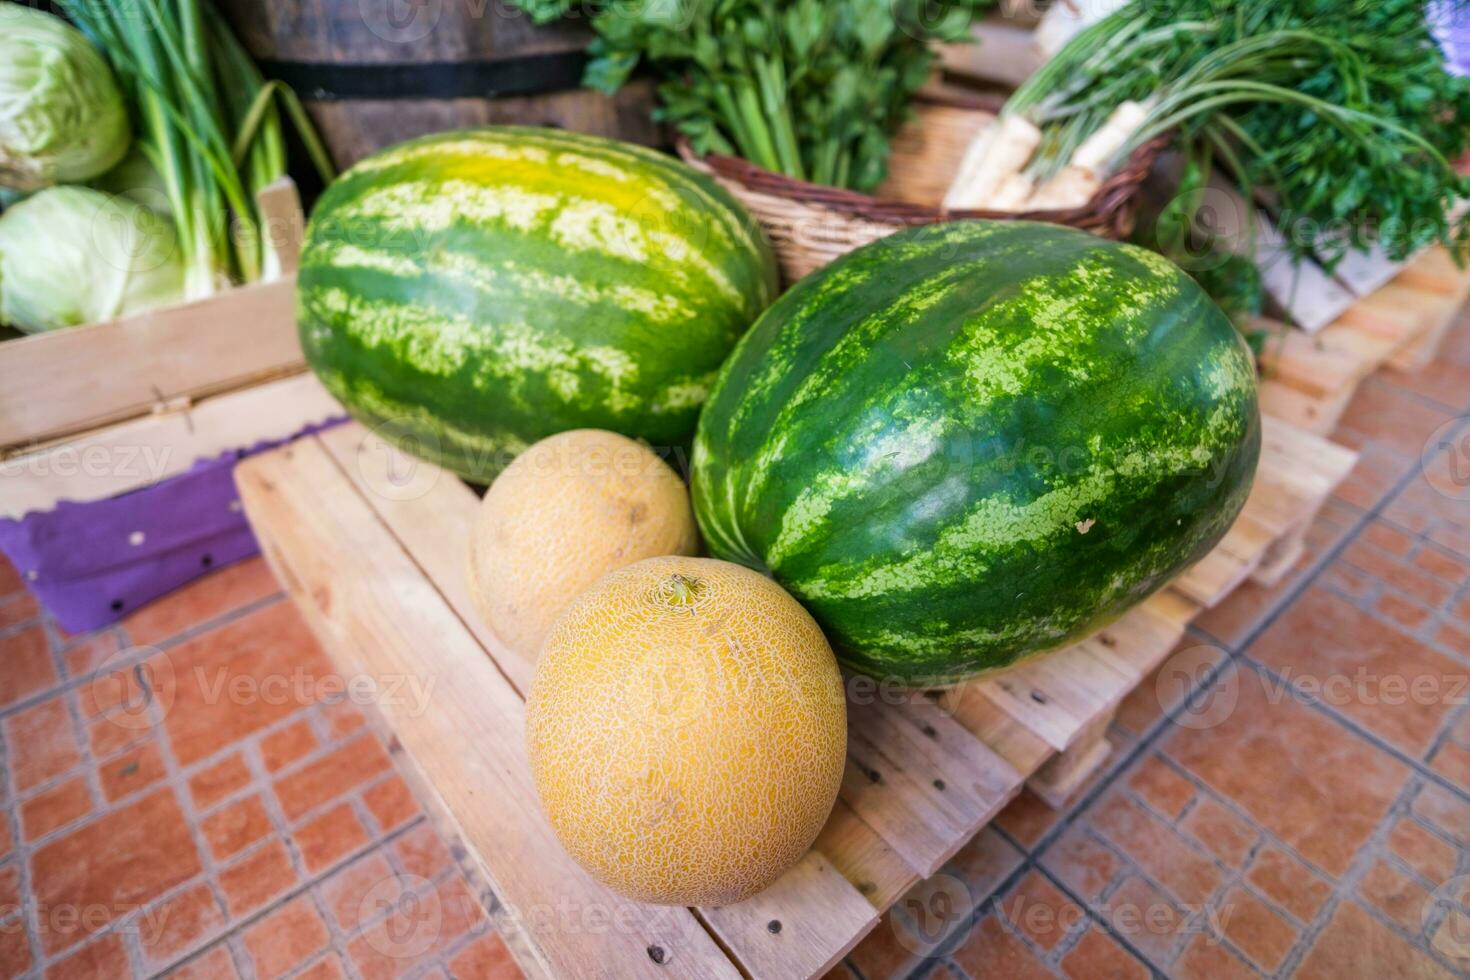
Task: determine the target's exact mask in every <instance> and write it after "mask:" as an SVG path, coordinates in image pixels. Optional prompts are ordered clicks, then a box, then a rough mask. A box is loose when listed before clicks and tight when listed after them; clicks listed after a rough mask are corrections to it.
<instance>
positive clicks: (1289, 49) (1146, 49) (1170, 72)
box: [1006, 0, 1470, 268]
mask: <svg viewBox="0 0 1470 980" xmlns="http://www.w3.org/2000/svg"><path fill="white" fill-rule="evenodd" d="M1451 6H1459V7H1463V5H1462V4H1451ZM1124 101H1134V102H1139V103H1142V104H1143V105H1145V106H1146V107H1147V120H1146V122H1145V123H1144V125H1143V126H1141V127H1140V128H1139V129H1137V130H1136V131H1135V132H1134V133H1133V134H1132V136H1131V137H1130V138H1129V139H1128V140H1126V141H1125V142H1124V143H1123V144H1122V146H1121V147H1120V148H1119V149H1118V151H1117V154H1116V155H1115V157H1114V162H1117V161H1118V160H1120V159H1122V158H1124V157H1126V156H1127V155H1128V154H1129V153H1131V152H1132V150H1133V149H1134V148H1136V147H1137V146H1139V145H1141V144H1142V143H1144V142H1146V141H1148V140H1150V139H1152V138H1154V137H1155V136H1157V135H1159V134H1161V133H1171V132H1172V133H1176V134H1177V135H1178V138H1179V142H1180V144H1181V145H1182V146H1183V147H1184V149H1185V151H1186V154H1187V155H1188V157H1189V159H1190V161H1191V167H1192V168H1193V169H1192V170H1187V171H1186V180H1188V179H1198V177H1199V176H1200V175H1201V174H1202V173H1205V172H1207V170H1208V168H1209V167H1210V166H1212V165H1217V166H1219V167H1220V168H1222V169H1223V170H1224V171H1226V172H1227V173H1228V174H1229V175H1230V176H1232V177H1233V178H1234V179H1235V180H1236V181H1237V182H1238V183H1239V184H1240V186H1241V187H1242V188H1243V189H1244V190H1245V191H1246V193H1247V195H1248V197H1252V198H1254V199H1255V200H1256V201H1257V202H1258V203H1260V204H1262V205H1263V206H1265V207H1266V208H1267V210H1268V211H1269V212H1270V213H1271V215H1272V216H1273V217H1274V218H1275V219H1276V221H1277V224H1278V227H1281V228H1282V230H1283V232H1284V233H1285V241H1284V243H1283V244H1284V245H1285V246H1286V247H1287V248H1288V249H1289V250H1290V251H1291V252H1292V253H1293V254H1296V255H1298V256H1301V255H1311V256H1312V257H1314V258H1316V259H1318V260H1320V261H1322V262H1323V263H1324V264H1325V265H1327V266H1328V267H1329V268H1330V267H1331V266H1333V265H1334V264H1335V263H1336V262H1337V261H1338V260H1340V259H1341V258H1342V256H1343V255H1344V254H1345V252H1346V251H1347V250H1349V249H1365V248H1368V247H1371V245H1372V244H1373V243H1374V242H1375V241H1379V242H1381V243H1382V244H1383V245H1384V246H1385V248H1386V249H1387V251H1388V253H1389V255H1390V256H1391V257H1393V258H1402V257H1404V256H1405V255H1407V254H1408V253H1410V252H1412V251H1414V250H1415V249H1417V248H1419V247H1420V246H1423V245H1425V244H1428V243H1430V242H1435V241H1440V242H1444V243H1446V244H1447V245H1450V246H1453V247H1455V248H1456V249H1457V250H1463V249H1464V247H1465V245H1466V243H1467V241H1470V217H1460V218H1455V217H1453V216H1452V211H1453V209H1454V206H1455V205H1456V203H1457V202H1459V201H1460V200H1461V199H1462V198H1464V197H1466V196H1467V194H1470V180H1467V179H1466V178H1464V177H1462V176H1460V175H1459V174H1458V173H1456V171H1455V169H1454V168H1453V166H1452V165H1451V163H1450V161H1452V160H1454V159H1455V158H1457V157H1458V156H1460V155H1461V154H1462V153H1464V152H1465V150H1466V148H1467V146H1470V81H1467V80H1466V79H1464V78H1459V77H1455V76H1452V75H1450V74H1448V73H1447V72H1446V71H1445V70H1444V57H1443V54H1442V52H1441V51H1440V50H1439V48H1438V47H1437V46H1436V44H1435V42H1434V40H1433V37H1432V35H1431V32H1430V25H1429V24H1428V23H1427V22H1426V11H1425V4H1424V2H1423V0H1347V2H1340V0H1134V2H1133V3H1130V4H1129V5H1128V6H1127V7H1125V8H1123V9H1122V10H1120V11H1118V12H1117V13H1115V14H1113V15H1112V16H1110V17H1107V18H1105V19H1103V20H1101V21H1099V22H1097V23H1096V24H1093V25H1092V26H1090V27H1088V28H1087V29H1085V30H1083V31H1082V32H1081V33H1079V34H1078V35H1077V36H1076V37H1074V38H1073V39H1072V41H1071V42H1069V43H1068V44H1067V46H1066V47H1064V48H1063V49H1062V50H1061V51H1060V52H1058V54H1057V56H1056V57H1055V58H1053V59H1052V60H1051V61H1050V62H1049V63H1048V64H1047V65H1046V66H1045V67H1044V68H1043V69H1042V70H1041V71H1040V72H1038V73H1037V74H1036V75H1035V76H1033V77H1032V78H1031V79H1029V80H1028V81H1027V82H1026V84H1025V85H1023V86H1022V87H1021V88H1020V89H1019V90H1018V91H1017V92H1016V93H1015V95H1013V96H1012V98H1011V99H1010V101H1009V102H1008V103H1007V107H1006V111H1007V112H1019V113H1022V114H1023V115H1025V116H1026V118H1028V119H1029V120H1030V121H1031V122H1033V123H1035V124H1036V125H1038V126H1039V127H1041V129H1042V131H1043V134H1044V135H1043V140H1042V144H1041V150H1040V151H1039V152H1038V154H1037V157H1036V159H1034V160H1033V161H1032V164H1031V168H1030V169H1031V171H1032V173H1033V174H1034V175H1036V176H1038V177H1045V176H1048V175H1050V174H1052V173H1055V172H1056V171H1057V170H1059V169H1060V168H1061V167H1063V166H1064V165H1066V163H1067V161H1068V160H1069V159H1070V158H1071V155H1072V152H1073V151H1074V150H1075V149H1076V147H1077V146H1078V145H1080V144H1081V143H1082V142H1083V141H1084V140H1085V139H1086V137H1087V136H1088V135H1089V134H1091V133H1093V132H1095V131H1096V130H1097V129H1099V128H1100V127H1101V126H1103V125H1104V123H1105V122H1106V120H1107V119H1108V117H1109V115H1110V114H1111V113H1112V111H1113V110H1114V108H1115V107H1117V106H1118V105H1119V104H1120V103H1122V102H1124ZM1191 174H1192V175H1193V178H1191V177H1190V175H1191ZM1186 190H1187V188H1186ZM1182 196H1183V197H1184V198H1185V199H1186V200H1187V199H1188V194H1187V193H1186V194H1184V195H1182ZM1192 227H1193V213H1192V210H1191V209H1190V208H1187V207H1186V208H1184V209H1183V210H1182V211H1180V212H1179V213H1176V214H1174V215H1172V216H1170V215H1167V214H1166V215H1165V216H1164V221H1163V223H1162V224H1161V225H1160V226H1159V235H1160V238H1159V245H1160V246H1161V248H1162V250H1163V251H1164V252H1165V253H1166V254H1168V253H1170V252H1171V251H1173V250H1177V249H1180V248H1183V247H1185V246H1186V245H1187V244H1188V243H1187V239H1188V238H1189V236H1190V232H1191V229H1192Z"/></svg>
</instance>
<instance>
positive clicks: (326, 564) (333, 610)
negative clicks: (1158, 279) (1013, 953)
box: [237, 419, 1355, 980]
mask: <svg viewBox="0 0 1470 980" xmlns="http://www.w3.org/2000/svg"><path fill="white" fill-rule="evenodd" d="M1354 459H1355V456H1354V454H1353V453H1350V452H1348V451H1347V450H1344V449H1341V448H1339V447H1336V446H1333V445H1332V444H1331V443H1327V442H1326V441H1325V440H1322V439H1320V438H1319V437H1316V436H1312V435H1310V434H1307V433H1305V432H1302V431H1300V430H1297V429H1293V428H1292V427H1290V426H1288V425H1285V424H1283V423H1279V422H1276V421H1274V420H1271V419H1267V420H1266V427H1265V448H1264V450H1263V456H1262V463H1261V469H1260V472H1259V475H1258V478H1257V482H1256V487H1255V490H1254V492H1253V493H1252V495H1251V498H1250V501H1249V502H1248V503H1247V505H1246V508H1245V511H1244V512H1243V513H1242V515H1241V518H1240V519H1239V521H1238V522H1237V524H1236V525H1235V527H1233V528H1232V529H1231V531H1230V533H1229V534H1228V535H1227V536H1226V538H1225V539H1224V540H1223V541H1222V542H1221V543H1220V545H1219V546H1218V547H1217V549H1216V550H1215V552H1213V553H1212V554H1211V555H1210V556H1208V557H1207V558H1206V559H1205V560H1204V561H1203V562H1201V563H1200V564H1199V565H1198V566H1196V567H1195V568H1193V569H1191V570H1190V571H1189V572H1188V573H1186V574H1185V575H1184V576H1182V577H1181V578H1180V579H1179V580H1178V581H1177V582H1176V583H1175V584H1174V585H1173V586H1172V587H1170V588H1167V589H1165V590H1164V591H1162V592H1160V593H1158V594H1156V595H1155V596H1153V597H1152V598H1150V599H1149V600H1148V601H1146V602H1145V603H1143V604H1142V605H1141V606H1139V607H1138V608H1136V609H1135V610H1133V611H1132V612H1130V613H1129V614H1128V615H1127V616H1125V617H1124V618H1122V619H1121V620H1119V621H1118V622H1117V623H1115V624H1113V625H1112V626H1110V627H1108V628H1107V629H1105V630H1103V631H1101V632H1100V633H1098V634H1097V635H1096V636H1093V637H1091V638H1089V639H1088V640H1086V641H1084V642H1082V643H1079V644H1076V645H1074V646H1071V647H1068V648H1066V649H1063V650H1060V651H1057V652H1055V653H1052V654H1048V655H1046V656H1043V657H1038V658H1034V659H1032V660H1030V661H1027V662H1026V663H1024V664H1022V665H1020V666H1019V667H1016V668H1013V669H1011V670H1009V671H1007V672H1005V673H1002V674H999V675H996V676H992V677H987V678H984V679H981V680H978V681H972V682H970V683H968V684H965V685H962V686H959V687H956V688H952V689H949V690H947V691H899V692H894V691H890V690H887V689H884V688H882V687H878V686H875V685H868V684H865V683H863V682H861V681H853V682H852V683H850V684H849V686H848V689H849V755H848V765H847V770H846V773H845V776H844V779H843V783H842V789H841V793H840V796H839V799H838V801H837V804H836V806H835V808H834V810H833V812H832V815H831V817H830V819H829V820H828V822H827V825H826V827H825V828H824V829H823V831H822V832H821V834H820V835H819V837H818V839H817V841H816V844H815V845H814V846H813V848H812V850H811V851H810V852H809V853H808V854H807V856H806V857H805V858H804V859H803V860H802V861H801V862H800V863H799V864H797V865H796V866H795V867H794V868H792V869H791V870H790V871H789V872H787V874H786V875H785V876H784V877H782V878H781V879H780V880H779V881H777V882H776V883H775V884H774V885H773V886H771V887H770V888H769V889H767V890H766V891H764V892H762V893H761V894H759V895H756V896H755V897H753V898H751V899H749V900H747V901H745V902H742V903H739V904H737V905H733V906H728V907H725V908H707V909H702V908H692V909H684V908H668V907H656V906H649V905H642V904H639V903H636V902H631V901H628V900H626V899H623V898H620V897H619V896H617V895H615V894H613V893H612V892H610V891H608V890H607V889H605V888H603V887H602V886H600V885H599V884H597V883H596V882H595V881H593V880H592V879H591V878H590V877H588V876H587V875H586V874H585V873H583V872H582V871H581V870H580V869H579V868H578V867H577V866H576V865H575V864H574V863H573V862H572V860H571V858H570V857H568V856H567V855H566V853H565V852H564V851H563V850H562V849H561V847H560V846H559V845H558V844H557V842H556V840H555V838H554V837H553V835H552V832H551V829H550V827H549V825H548V824H547V822H546V820H545V818H544V816H543V815H542V813H541V811H540V809H539V806H538V804H537V800H536V796H535V793H534V791H533V788H532V783H531V776H530V770H529V765H528V762H527V760H526V757H525V753H524V750H523V742H522V729H523V723H524V716H525V707H524V703H523V701H524V695H525V693H526V690H527V687H528V684H529V680H530V676H531V671H532V666H533V665H532V663H531V662H530V661H529V660H528V659H526V658H524V657H521V656H519V655H517V654H515V653H514V652H512V651H511V650H509V649H508V648H507V647H505V646H504V645H503V644H501V643H500V642H499V641H498V640H497V639H496V637H495V636H494V635H493V634H492V633H491V632H490V630H489V629H487V628H486V627H485V625H484V624H483V623H481V622H480V621H479V619H478V617H477V615H476V614H475V611H474V608H473V605H472V604H471V601H470V597H469V592H468V585H467V583H466V578H465V575H464V563H465V553H464V552H465V548H466V547H467V543H468V541H469V540H470V529H471V526H472V522H473V520H474V516H475V511H476V508H477V505H478V501H477V499H476V496H475V494H474V492H473V491H472V490H471V489H470V488H469V487H468V486H466V485H465V484H464V483H463V482H461V481H460V480H459V479H458V478H457V477H454V476H453V475H451V474H449V473H447V472H444V471H442V470H439V469H437V468H435V467H433V466H431V465H429V464H426V463H423V462H419V461H416V460H413V459H410V458H407V457H405V456H402V455H401V454H399V453H398V452H397V451H396V450H394V449H392V448H391V447H390V446H389V445H388V444H386V443H385V442H384V441H383V440H381V439H380V438H378V437H377V436H376V435H374V434H373V433H371V432H369V431H367V430H365V429H363V428H362V427H360V426H358V425H355V424H353V425H346V426H339V427H337V428H334V429H331V430H328V431H326V432H323V433H320V434H318V435H316V436H313V437H311V438H308V439H304V440H300V441H298V442H296V443H294V444H292V445H290V446H287V447H284V448H282V449H280V450H277V451H275V452H271V453H267V454H263V455H261V456H258V457H255V458H253V459H250V460H248V461H246V462H245V463H243V464H242V465H241V466H240V467H239V468H238V470H237V481H238V483H239V485H240V492H241V499H242V500H243V501H244V504H245V507H246V509H247V512H248V513H249V515H250V517H251V520H252V522H253V524H254V526H255V528H256V531H257V535H258V537H259V538H260V542H261V546H262V549H263V550H264V552H265V554H266V557H267V559H268V560H269V562H270V564H271V566H272V568H273V569H274V570H275V572H276V574H277V575H278V577H279V578H280V580H281V581H282V583H283V584H284V586H285V588H286V590H287V591H288V592H289V594H290V595H291V596H292V597H293V598H294V599H295V601H296V602H297V604H298V605H299V607H300V608H301V610H302V612H303V613H304V615H305V616H306V618H307V620H308V621H309V622H310V624H311V626H312V628H313V629H314V631H315V633H316V634H317V636H318V637H319V638H320V640H321V642H322V644H323V646H324V647H325V648H326V650H327V651H328V652H329V654H330V655H331V656H332V657H333V658H334V660H335V662H336V663H337V665H338V667H339V668H340V669H341V671H342V672H343V673H344V674H345V675H348V676H350V677H353V678H370V679H371V680H372V682H373V683H374V684H376V685H377V687H376V689H377V690H378V691H379V692H381V696H380V697H379V699H378V711H379V714H380V715H381V722H382V723H383V724H385V725H386V726H387V727H388V728H389V729H391V731H392V732H393V733H394V734H395V735H396V736H397V738H398V739H399V740H400V742H401V744H402V745H403V747H404V749H405V751H406V754H407V756H408V758H409V760H410V763H411V767H412V768H413V769H414V770H415V771H416V772H415V774H414V778H415V780H416V781H417V782H419V784H420V787H421V789H422V791H423V793H424V794H427V798H428V799H429V800H430V803H431V809H433V810H435V811H437V813H438V816H439V819H440V820H441V822H443V824H444V825H445V826H447V827H448V829H449V830H450V831H451V832H452V833H454V834H455V835H457V836H458V837H459V838H460V839H461V840H462V841H463V844H464V847H465V850H466V852H467V853H468V855H469V856H470V857H469V860H470V862H471V863H472V864H473V866H474V869H475V870H476V871H477V872H478V874H477V875H476V877H478V878H481V879H482V880H483V881H484V882H485V883H486V884H487V885H488V887H489V889H490V890H491V891H493V893H494V896H495V898H494V899H492V900H490V904H491V905H492V907H493V909H494V910H495V912H496V915H497V919H498V923H499V925H500V928H501V929H502V931H503V932H504V933H505V934H506V937H507V941H508V942H509V943H510V944H511V948H512V949H513V950H514V951H516V954H517V958H518V959H519V961H520V962H521V965H522V967H523V968H524V969H525V970H526V971H527V972H528V973H530V974H532V975H539V976H555V977H582V976H588V977H597V976H606V977H632V976H665V977H668V976H679V977H686V976H687V977H737V976H740V975H742V974H743V975H746V976H757V977H761V978H763V980H764V978H783V977H811V976H819V975H821V974H822V973H824V972H825V971H826V970H828V969H829V968H830V967H831V966H832V965H834V964H835V963H836V962H837V961H838V960H839V959H840V958H841V957H842V956H843V955H845V954H846V953H847V951H848V950H850V949H851V948H852V946H853V945H855V944H856V943H857V942H858V940H859V939H861V938H862V937H863V936H864V935H865V934H866V933H867V932H868V931H869V930H870V929H872V928H873V927H874V925H875V924H876V923H877V922H878V920H879V916H880V914H881V913H883V912H884V911H885V910H887V909H888V908H889V907H890V906H892V905H894V903H895V902H897V901H898V900H899V899H900V898H902V897H903V896H904V895H905V894H906V893H908V892H909V891H910V889H913V888H914V887H915V886H916V885H918V884H919V883H920V882H921V881H922V880H923V879H925V878H927V877H928V876H930V875H933V874H934V873H935V872H936V871H937V870H939V868H940V867H941V866H942V865H943V864H944V863H945V861H947V860H948V859H949V858H950V857H951V856H953V855H954V854H955V852H956V851H958V850H959V848H961V847H962V846H964V844H965V843H966V842H968V841H969V840H970V839H971V838H972V837H973V836H974V835H975V834H976V833H977V832H978V831H979V830H980V829H981V828H982V827H983V826H984V825H985V824H986V823H988V822H989V821H990V820H991V819H992V818H993V817H994V816H995V814H996V813H997V812H998V811H999V810H1000V809H1001V807H1003V806H1004V805H1005V804H1006V803H1007V802H1008V801H1009V800H1010V799H1011V798H1012V797H1013V796H1015V794H1016V793H1018V792H1019V791H1020V789H1021V787H1022V785H1023V784H1025V782H1026V781H1027V780H1028V779H1029V780H1031V783H1032V785H1033V787H1035V788H1036V789H1037V791H1038V792H1040V793H1042V794H1043V796H1044V797H1046V798H1048V799H1050V800H1062V799H1065V798H1066V797H1067V795H1068V794H1070V793H1071V792H1073V791H1075V789H1076V787H1077V786H1078V785H1079V784H1080V783H1081V782H1082V780H1084V779H1085V778H1086V777H1087V775H1088V774H1089V773H1091V772H1092V770H1093V769H1094V768H1095V767H1096V766H1097V765H1098V764H1100V762H1101V760H1102V759H1103V758H1104V757H1105V756H1106V755H1107V752H1108V746H1107V742H1106V739H1105V732H1106V728H1107V725H1108V722H1109V720H1110V719H1111V717H1112V714H1113V712H1114V711H1116V709H1117V706H1118V703H1119V702H1120V701H1121V700H1122V698H1123V697H1124V695H1126V694H1127V693H1128V692H1129V691H1131V690H1132V689H1133V688H1134V687H1136V686H1137V685H1138V684H1139V682H1140V681H1141V680H1142V679H1143V678H1145V677H1146V676H1148V674H1149V672H1150V671H1151V670H1152V669H1153V668H1154V667H1156V666H1157V665H1158V664H1159V663H1160V662H1161V661H1162V660H1163V659H1164V658H1165V657H1166V656H1167V655H1168V653H1169V651H1170V650H1171V649H1172V648H1173V647H1174V646H1175V644H1176V643H1177V642H1178V640H1179V639H1180V637H1181V636H1182V635H1183V633H1184V629H1185V626H1186V625H1187V623H1188V622H1189V620H1190V619H1191V618H1192V617H1193V616H1194V615H1195V614H1196V613H1198V612H1199V611H1200V609H1202V608H1204V607H1206V606H1208V605H1211V604H1213V603H1215V602H1218V601H1219V599H1220V598H1222V597H1223V596H1224V595H1226V594H1228V592H1229V591H1230V589H1232V588H1234V587H1235V586H1237V585H1239V584H1240V583H1241V582H1243V581H1246V580H1247V579H1249V578H1250V577H1251V576H1252V575H1256V574H1259V573H1260V572H1261V570H1262V569H1263V567H1265V566H1266V565H1267V563H1268V561H1269V560H1270V559H1271V558H1272V556H1273V555H1277V556H1278V557H1279V555H1278V552H1279V551H1280V549H1282V548H1284V547H1286V548H1289V542H1290V541H1291V540H1292V539H1293V536H1299V535H1300V534H1302V533H1304V531H1305V528H1306V525H1307V524H1308V522H1309V521H1310V519H1311V517H1312V515H1313V514H1314V513H1315V512H1316V510H1317V508H1319V507H1320V506H1321V504H1322V503H1323V501H1324V500H1325V499H1326V497H1327V495H1328V493H1329V492H1330V491H1331V489H1332V487H1334V486H1335V485H1336V484H1337V482H1338V481H1340V480H1341V479H1342V478H1343V477H1344V476H1345V475H1346V473H1347V472H1348V470H1349V469H1350V468H1351V466H1352V463H1353V461H1354ZM407 678H414V679H416V680H417V682H418V683H419V685H420V687H419V689H420V690H426V691H428V692H429V695H428V698H427V702H426V703H424V702H416V703H415V704H413V705H409V704H406V703H404V701H403V700H402V699H398V698H394V697H392V696H390V695H391V692H392V691H393V690H396V689H398V686H399V685H401V683H402V682H403V681H404V680H405V679H407Z"/></svg>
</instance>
